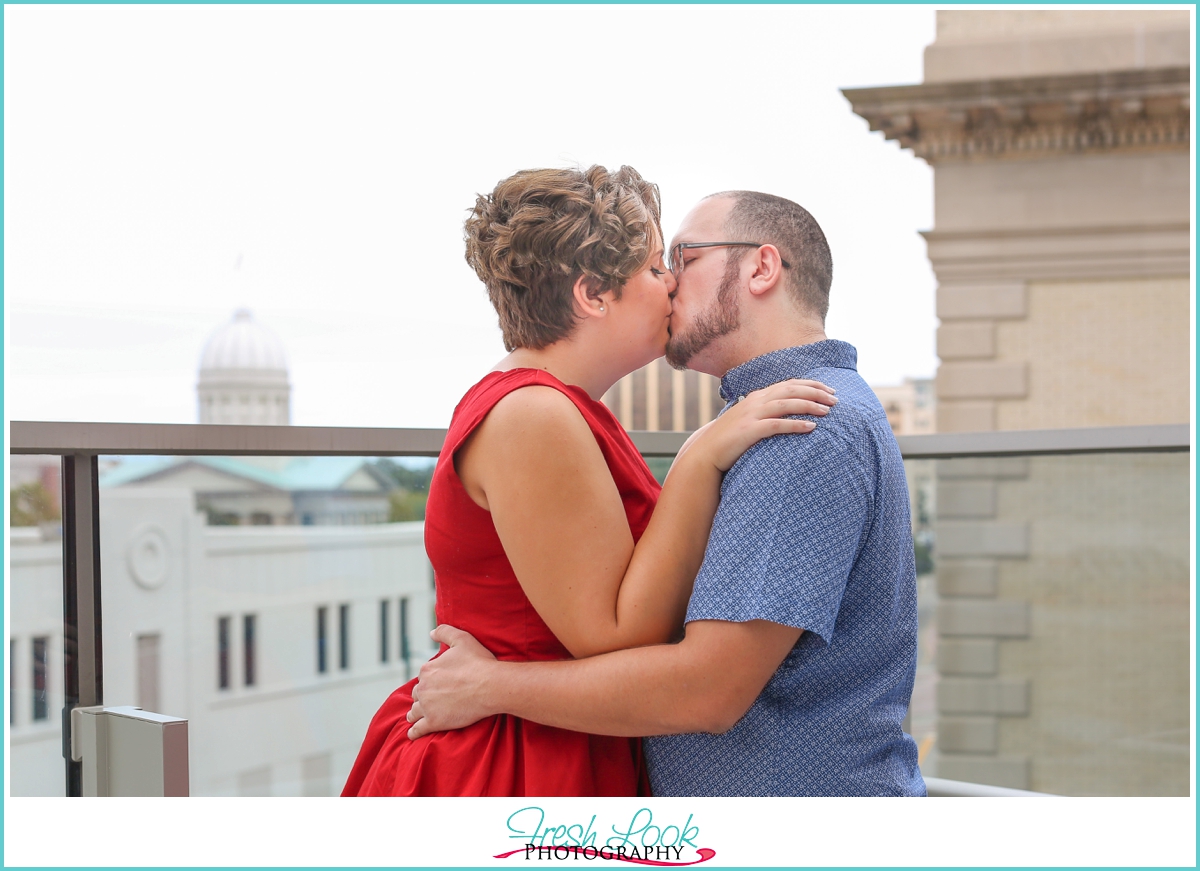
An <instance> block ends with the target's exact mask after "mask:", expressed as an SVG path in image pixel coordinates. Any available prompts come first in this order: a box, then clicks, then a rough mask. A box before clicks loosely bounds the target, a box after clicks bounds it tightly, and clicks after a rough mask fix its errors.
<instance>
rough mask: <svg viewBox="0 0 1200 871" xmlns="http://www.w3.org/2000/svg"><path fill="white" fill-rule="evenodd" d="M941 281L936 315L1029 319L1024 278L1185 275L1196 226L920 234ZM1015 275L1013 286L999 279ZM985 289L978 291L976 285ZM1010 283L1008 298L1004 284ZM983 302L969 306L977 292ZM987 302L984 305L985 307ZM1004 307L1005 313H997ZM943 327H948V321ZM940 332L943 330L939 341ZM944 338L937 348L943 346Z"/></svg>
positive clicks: (1169, 225)
mask: <svg viewBox="0 0 1200 871" xmlns="http://www.w3.org/2000/svg"><path fill="white" fill-rule="evenodd" d="M921 235H923V236H924V237H925V243H926V246H927V249H928V253H929V260H930V262H931V263H932V264H933V268H934V271H935V272H936V273H937V276H938V280H939V282H941V283H942V286H941V287H939V289H938V317H941V318H947V317H950V318H970V317H1024V316H1025V310H1024V297H1023V296H1022V302H1021V304H1020V310H1019V312H1018V311H1017V303H1016V299H1015V294H1016V290H1015V287H1016V286H1017V283H1018V282H1019V283H1020V284H1021V285H1022V286H1023V284H1024V282H1025V281H1044V280H1056V279H1057V280H1072V281H1076V280H1082V279H1088V278H1099V279H1109V280H1111V279H1114V278H1122V277H1126V276H1137V277H1141V278H1148V277H1160V276H1174V275H1187V274H1189V270H1190V259H1189V258H1190V255H1191V228H1190V227H1189V226H1188V223H1187V222H1186V221H1181V222H1179V223H1172V224H1157V225H1148V226H1110V227H1070V228H1045V227H1035V228H1031V229H1029V230H1028V231H1021V230H985V231H970V232H961V231H959V232H944V231H939V230H929V231H926V232H924V233H922V234H921ZM997 279H999V280H1000V281H1004V280H1005V279H1012V281H1013V283H1012V284H1007V285H1006V284H997ZM976 287H980V288H988V289H989V290H988V291H987V292H986V293H981V292H980V291H979V290H975V289H973V288H976ZM1005 287H1007V288H1009V290H1008V291H1007V294H1009V297H1008V298H1007V304H1006V303H1005V299H1006V297H1005V296H1004V293H1002V292H1001V290H1000V288H1005ZM973 296H977V297H979V301H978V302H975V303H974V304H972V297H973ZM984 307H990V309H989V310H987V311H981V310H980V309H981V308H984ZM1000 312H1002V313H1000ZM943 329H944V327H943ZM940 340H941V338H940V336H939V342H940ZM940 347H941V346H940V344H939V349H940Z"/></svg>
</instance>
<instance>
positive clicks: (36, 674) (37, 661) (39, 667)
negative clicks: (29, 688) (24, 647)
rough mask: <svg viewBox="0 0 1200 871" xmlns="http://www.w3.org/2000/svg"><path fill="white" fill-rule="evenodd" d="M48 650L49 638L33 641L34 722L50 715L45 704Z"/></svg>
mask: <svg viewBox="0 0 1200 871" xmlns="http://www.w3.org/2000/svg"><path fill="white" fill-rule="evenodd" d="M49 649H50V639H49V638H46V637H42V638H35V639H33V719H35V720H45V719H47V717H49V715H50V708H49V705H48V704H47V702H46V672H47V669H46V655H47V653H48V652H49Z"/></svg>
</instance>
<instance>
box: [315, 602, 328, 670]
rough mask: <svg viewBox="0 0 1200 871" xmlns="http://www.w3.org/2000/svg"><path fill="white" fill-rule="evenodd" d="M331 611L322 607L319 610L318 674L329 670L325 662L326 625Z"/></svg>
mask: <svg viewBox="0 0 1200 871" xmlns="http://www.w3.org/2000/svg"><path fill="white" fill-rule="evenodd" d="M328 614H329V609H328V608H326V607H325V606H324V605H322V606H321V607H320V608H318V609H317V673H318V674H324V673H325V672H326V670H327V668H328V665H327V663H326V660H325V623H326V617H327V616H328Z"/></svg>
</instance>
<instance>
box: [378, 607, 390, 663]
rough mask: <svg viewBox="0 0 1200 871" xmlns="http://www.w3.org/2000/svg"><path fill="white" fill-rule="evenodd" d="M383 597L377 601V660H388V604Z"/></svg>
mask: <svg viewBox="0 0 1200 871" xmlns="http://www.w3.org/2000/svg"><path fill="white" fill-rule="evenodd" d="M390 604H391V603H390V602H389V601H388V600H387V599H384V600H382V601H381V602H380V603H379V661H380V662H387V661H388V652H389V651H388V605H390Z"/></svg>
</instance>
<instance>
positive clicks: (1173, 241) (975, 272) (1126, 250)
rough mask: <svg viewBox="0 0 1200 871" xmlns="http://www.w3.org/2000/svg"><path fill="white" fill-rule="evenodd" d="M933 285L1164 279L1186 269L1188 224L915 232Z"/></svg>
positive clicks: (1188, 264) (1188, 260)
mask: <svg viewBox="0 0 1200 871" xmlns="http://www.w3.org/2000/svg"><path fill="white" fill-rule="evenodd" d="M921 235H922V236H924V237H925V242H926V245H927V246H928V254H929V261H930V263H931V264H932V265H933V270H934V272H935V273H936V274H937V277H938V281H939V283H941V284H943V285H945V284H959V283H968V284H969V283H972V282H978V281H990V280H995V279H1019V280H1025V281H1038V280H1065V281H1076V280H1084V279H1116V278H1135V277H1137V278H1168V277H1179V276H1187V275H1189V274H1190V272H1191V227H1190V226H1189V225H1188V224H1187V223H1186V222H1181V223H1177V224H1161V225H1147V226H1134V225H1131V226H1110V227H1070V228H1058V229H1046V228H1037V229H1031V230H1028V231H1014V230H1007V231H997V230H992V231H986V230H985V231H974V232H945V231H938V230H927V231H925V232H923V233H922V234H921Z"/></svg>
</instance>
